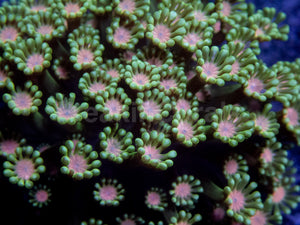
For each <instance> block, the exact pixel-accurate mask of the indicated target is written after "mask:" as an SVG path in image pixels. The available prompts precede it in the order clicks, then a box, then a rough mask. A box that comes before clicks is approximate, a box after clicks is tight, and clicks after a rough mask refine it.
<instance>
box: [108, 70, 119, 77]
mask: <svg viewBox="0 0 300 225" xmlns="http://www.w3.org/2000/svg"><path fill="white" fill-rule="evenodd" d="M106 73H108V74H109V75H110V76H111V77H112V78H118V77H119V72H118V71H117V70H116V69H110V70H108V71H107V72H106Z"/></svg>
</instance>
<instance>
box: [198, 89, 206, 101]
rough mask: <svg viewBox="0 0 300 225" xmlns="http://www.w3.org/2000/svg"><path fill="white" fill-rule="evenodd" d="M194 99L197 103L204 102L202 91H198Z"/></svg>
mask: <svg viewBox="0 0 300 225" xmlns="http://www.w3.org/2000/svg"><path fill="white" fill-rule="evenodd" d="M196 97H197V99H198V101H199V102H204V101H205V94H204V93H203V92H202V91H198V92H197V93H196Z"/></svg>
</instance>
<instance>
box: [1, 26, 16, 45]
mask: <svg viewBox="0 0 300 225" xmlns="http://www.w3.org/2000/svg"><path fill="white" fill-rule="evenodd" d="M18 36H19V33H18V30H17V29H16V28H14V27H11V26H7V27H4V28H3V29H2V30H0V40H1V41H3V42H6V41H15V40H17V37H18Z"/></svg>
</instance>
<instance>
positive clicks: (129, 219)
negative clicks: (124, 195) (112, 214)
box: [116, 213, 145, 225]
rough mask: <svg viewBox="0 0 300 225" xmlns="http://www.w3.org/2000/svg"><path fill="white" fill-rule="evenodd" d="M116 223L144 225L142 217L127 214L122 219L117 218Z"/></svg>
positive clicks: (121, 224)
mask: <svg viewBox="0 0 300 225" xmlns="http://www.w3.org/2000/svg"><path fill="white" fill-rule="evenodd" d="M116 221H117V222H118V224H120V225H126V224H129V225H130V224H134V225H141V224H144V223H145V220H143V218H142V217H138V216H136V215H134V214H127V213H125V214H124V215H123V216H122V217H117V218H116Z"/></svg>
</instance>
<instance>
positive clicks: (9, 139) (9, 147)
mask: <svg viewBox="0 0 300 225" xmlns="http://www.w3.org/2000/svg"><path fill="white" fill-rule="evenodd" d="M25 143H26V139H25V138H21V137H20V136H19V135H16V134H14V133H12V134H10V133H9V131H6V130H4V131H2V132H1V131H0V156H4V157H7V156H8V155H9V154H15V153H16V150H17V148H18V147H21V146H23V145H24V144H25Z"/></svg>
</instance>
